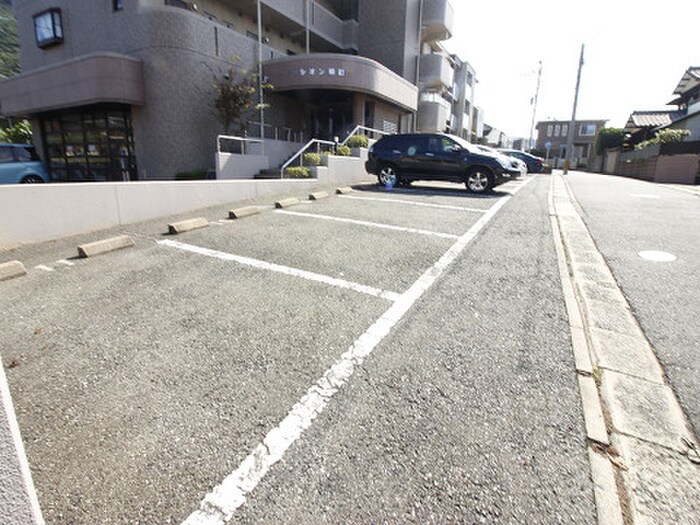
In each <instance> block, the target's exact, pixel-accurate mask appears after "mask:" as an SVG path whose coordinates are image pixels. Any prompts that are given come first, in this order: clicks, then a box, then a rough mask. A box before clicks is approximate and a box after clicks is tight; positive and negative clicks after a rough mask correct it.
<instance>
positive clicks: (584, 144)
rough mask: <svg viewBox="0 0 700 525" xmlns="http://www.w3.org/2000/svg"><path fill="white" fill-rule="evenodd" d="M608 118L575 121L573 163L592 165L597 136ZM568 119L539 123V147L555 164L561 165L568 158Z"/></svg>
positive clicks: (537, 127) (574, 164) (576, 164)
mask: <svg viewBox="0 0 700 525" xmlns="http://www.w3.org/2000/svg"><path fill="white" fill-rule="evenodd" d="M606 122H607V120H576V121H575V122H574V130H573V131H574V137H573V139H574V140H573V148H574V151H573V159H574V161H573V164H572V166H591V165H592V162H593V159H594V157H595V147H594V145H595V138H596V134H597V133H598V130H599V129H601V128H603V127H605V123H606ZM569 125H570V121H568V120H545V121H540V122H538V123H537V126H536V129H537V149H538V150H540V151H544V152H546V155H547V158H548V159H552V163H553V165H555V166H557V167H561V166H563V164H564V161H565V160H566V158H567V152H566V147H567V141H568V137H569Z"/></svg>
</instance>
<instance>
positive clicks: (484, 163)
mask: <svg viewBox="0 0 700 525" xmlns="http://www.w3.org/2000/svg"><path fill="white" fill-rule="evenodd" d="M365 169H366V170H367V173H372V174H374V175H376V176H377V177H378V179H379V184H382V185H384V186H394V185H396V184H408V183H410V182H411V181H413V180H442V181H451V182H464V183H465V184H466V186H467V189H468V190H469V191H472V192H474V193H485V192H487V191H489V190H491V189H492V188H493V187H495V186H498V185H499V184H502V183H504V182H506V181H508V180H510V179H511V178H516V177H518V176H519V175H520V172H519V171H518V170H516V169H514V168H513V165H512V163H511V161H510V160H508V158H507V157H505V156H503V155H500V154H489V153H486V152H483V151H479V150H478V149H477V148H476V146H474V145H473V144H470V143H468V142H467V141H465V140H463V139H461V138H459V137H456V136H454V135H447V134H444V133H409V134H404V135H389V136H386V137H383V138H381V139H379V140H378V141H377V142H375V143H374V144H373V145H372V147H371V148H370V149H369V154H368V158H367V162H365Z"/></svg>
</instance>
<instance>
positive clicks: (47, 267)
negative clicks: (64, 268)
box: [34, 264, 56, 272]
mask: <svg viewBox="0 0 700 525" xmlns="http://www.w3.org/2000/svg"><path fill="white" fill-rule="evenodd" d="M34 268H36V269H37V270H44V271H45V272H55V271H56V270H54V269H53V268H51V267H50V266H46V265H45V264H38V265H36V266H35V267H34Z"/></svg>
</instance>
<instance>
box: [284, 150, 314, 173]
mask: <svg viewBox="0 0 700 525" xmlns="http://www.w3.org/2000/svg"><path fill="white" fill-rule="evenodd" d="M313 155H315V153H313ZM284 176H285V177H287V178H290V179H309V178H311V170H310V169H309V168H305V167H304V166H294V167H293V168H287V169H285V170H284Z"/></svg>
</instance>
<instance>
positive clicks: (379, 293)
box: [158, 239, 400, 301]
mask: <svg viewBox="0 0 700 525" xmlns="http://www.w3.org/2000/svg"><path fill="white" fill-rule="evenodd" d="M158 244H161V245H163V246H169V247H171V248H177V249H179V250H184V251H186V252H191V253H196V254H199V255H206V256H207V257H214V258H215V259H220V260H222V261H231V262H236V263H238V264H244V265H246V266H252V267H253V268H258V269H260V270H269V271H271V272H277V273H283V274H285V275H291V276H293V277H301V278H302V279H307V280H309V281H316V282H319V283H324V284H329V285H331V286H337V287H338V288H345V289H346V290H353V291H355V292H360V293H364V294H367V295H372V296H374V297H380V298H382V299H386V300H387V301H396V300H397V299H398V298H399V297H400V296H399V294H397V293H396V292H388V291H386V290H382V289H380V288H374V287H373V286H365V285H364V284H358V283H353V282H351V281H346V280H344V279H337V278H335V277H329V276H327V275H321V274H319V273H314V272H307V271H306V270H299V269H297V268H290V267H289V266H282V265H280V264H274V263H269V262H265V261H261V260H258V259H251V258H250V257H241V256H240V255H233V254H231V253H225V252H220V251H217V250H210V249H209V248H201V247H199V246H194V245H192V244H185V243H183V242H178V241H171V240H169V239H165V240H162V241H158Z"/></svg>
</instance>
